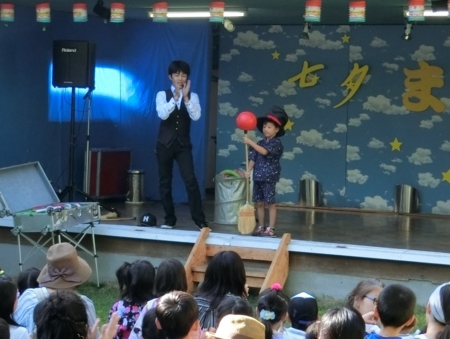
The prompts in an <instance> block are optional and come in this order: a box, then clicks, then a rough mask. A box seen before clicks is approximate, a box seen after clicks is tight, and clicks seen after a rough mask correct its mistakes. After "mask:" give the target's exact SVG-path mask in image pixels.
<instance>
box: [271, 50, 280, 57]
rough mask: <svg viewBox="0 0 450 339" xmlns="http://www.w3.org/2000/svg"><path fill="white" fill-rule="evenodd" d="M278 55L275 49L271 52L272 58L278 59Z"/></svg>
mask: <svg viewBox="0 0 450 339" xmlns="http://www.w3.org/2000/svg"><path fill="white" fill-rule="evenodd" d="M279 57H280V53H278V52H277V51H275V52H273V53H272V58H273V59H278V58H279Z"/></svg>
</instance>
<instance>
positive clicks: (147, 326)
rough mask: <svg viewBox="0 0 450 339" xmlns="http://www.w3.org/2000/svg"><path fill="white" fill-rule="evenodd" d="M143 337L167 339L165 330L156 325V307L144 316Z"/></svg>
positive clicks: (146, 338)
mask: <svg viewBox="0 0 450 339" xmlns="http://www.w3.org/2000/svg"><path fill="white" fill-rule="evenodd" d="M142 318H143V319H142V332H141V333H142V336H141V337H142V338H143V339H166V336H165V335H164V332H163V331H162V330H160V329H158V327H157V326H156V323H155V320H156V309H155V308H152V309H150V310H148V311H147V313H145V314H144V315H143V317H142Z"/></svg>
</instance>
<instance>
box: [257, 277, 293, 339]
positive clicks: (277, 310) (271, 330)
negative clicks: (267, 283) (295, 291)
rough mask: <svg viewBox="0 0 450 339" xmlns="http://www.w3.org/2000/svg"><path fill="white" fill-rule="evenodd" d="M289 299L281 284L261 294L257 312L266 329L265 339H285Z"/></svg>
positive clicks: (276, 284)
mask: <svg viewBox="0 0 450 339" xmlns="http://www.w3.org/2000/svg"><path fill="white" fill-rule="evenodd" d="M288 304H289V297H288V296H287V295H286V294H284V292H283V290H282V287H281V285H280V284H279V283H275V284H273V285H272V286H271V287H270V288H268V289H266V290H264V291H262V292H261V294H260V296H259V299H258V305H257V312H258V316H259V319H260V321H261V322H262V323H263V325H264V326H265V327H266V331H265V333H266V338H265V339H281V338H283V323H284V320H285V319H286V316H287V313H288Z"/></svg>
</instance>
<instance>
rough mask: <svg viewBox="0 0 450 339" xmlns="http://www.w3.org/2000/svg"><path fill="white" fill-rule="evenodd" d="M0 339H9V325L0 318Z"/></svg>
mask: <svg viewBox="0 0 450 339" xmlns="http://www.w3.org/2000/svg"><path fill="white" fill-rule="evenodd" d="M0 339H10V334H9V325H8V323H7V322H6V321H5V320H3V319H2V318H0Z"/></svg>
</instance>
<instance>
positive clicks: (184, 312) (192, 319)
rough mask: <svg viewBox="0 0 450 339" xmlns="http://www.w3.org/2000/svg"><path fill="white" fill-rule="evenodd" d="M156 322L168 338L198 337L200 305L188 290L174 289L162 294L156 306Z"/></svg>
mask: <svg viewBox="0 0 450 339" xmlns="http://www.w3.org/2000/svg"><path fill="white" fill-rule="evenodd" d="M155 322H156V326H157V327H158V328H159V329H161V330H162V331H163V332H164V335H165V336H166V339H183V338H187V337H190V336H194V337H196V338H198V337H199V334H200V323H199V321H198V306H197V303H196V302H195V300H194V298H193V297H192V296H191V295H190V294H188V293H186V292H181V291H174V292H169V293H167V294H165V295H164V296H162V297H161V298H160V299H159V301H158V305H157V306H156V321H155Z"/></svg>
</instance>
